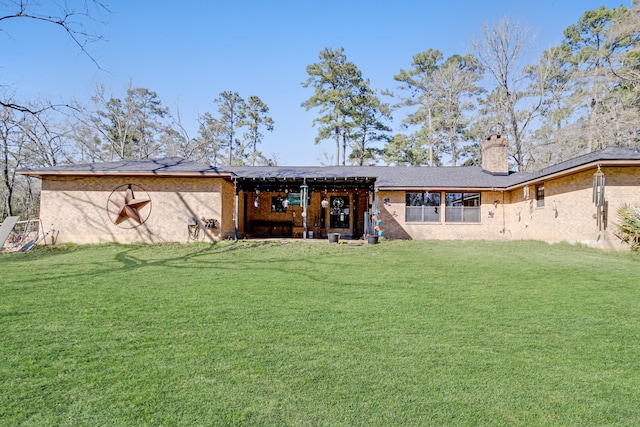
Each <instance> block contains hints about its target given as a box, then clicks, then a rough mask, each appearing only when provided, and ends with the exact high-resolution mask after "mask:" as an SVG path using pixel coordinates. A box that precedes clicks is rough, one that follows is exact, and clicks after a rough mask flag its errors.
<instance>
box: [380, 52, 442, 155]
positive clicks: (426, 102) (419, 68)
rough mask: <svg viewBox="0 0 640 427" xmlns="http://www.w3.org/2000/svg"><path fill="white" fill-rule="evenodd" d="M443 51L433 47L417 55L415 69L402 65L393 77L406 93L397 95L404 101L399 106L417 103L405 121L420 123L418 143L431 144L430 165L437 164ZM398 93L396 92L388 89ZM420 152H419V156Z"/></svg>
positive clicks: (414, 62)
mask: <svg viewBox="0 0 640 427" xmlns="http://www.w3.org/2000/svg"><path fill="white" fill-rule="evenodd" d="M442 59H443V55H442V52H440V51H439V50H437V49H429V50H426V51H424V52H420V53H418V54H416V55H414V56H413V61H412V62H411V66H412V67H413V68H412V69H409V70H404V69H401V70H400V72H399V73H398V74H396V75H395V76H393V78H394V79H395V80H396V81H398V82H400V83H401V85H400V86H399V87H398V89H399V90H400V91H401V93H404V94H405V95H397V97H398V98H399V99H400V102H399V103H398V104H396V105H395V106H394V107H395V108H403V107H410V108H411V107H417V109H416V110H415V111H413V112H411V113H409V114H407V116H406V117H405V119H404V120H403V121H402V122H403V123H404V124H405V125H406V126H418V127H419V128H420V131H419V132H417V133H415V134H414V136H416V137H418V140H417V141H416V142H418V144H417V145H418V147H419V146H421V145H424V146H427V147H429V157H428V161H429V163H428V164H429V165H430V166H433V164H434V160H435V155H434V152H435V150H436V147H435V146H436V145H437V141H436V138H435V136H434V127H433V121H434V115H435V98H436V97H435V94H434V91H435V89H436V88H435V85H434V83H433V79H434V74H435V72H436V70H437V69H438V66H439V64H440V63H441V62H442ZM388 94H389V95H391V96H396V95H395V94H394V93H388ZM419 157H420V156H416V158H419Z"/></svg>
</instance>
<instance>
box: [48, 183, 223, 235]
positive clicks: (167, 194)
mask: <svg viewBox="0 0 640 427" xmlns="http://www.w3.org/2000/svg"><path fill="white" fill-rule="evenodd" d="M128 184H132V185H134V189H135V188H138V187H140V188H142V189H144V190H145V191H146V193H147V194H148V195H149V197H150V198H151V203H150V204H149V205H147V206H145V207H143V208H142V209H141V213H143V214H144V215H145V216H146V215H147V214H148V218H147V219H146V221H145V222H144V223H143V224H142V225H138V226H135V227H134V226H133V225H134V223H133V222H132V221H133V220H130V219H129V220H126V221H125V222H123V223H121V224H120V225H116V224H114V222H113V217H114V211H116V212H117V207H116V206H115V205H113V204H112V203H109V198H110V197H111V196H112V193H113V192H114V190H115V189H116V188H121V189H122V186H126V185H128ZM223 184H224V180H223V179H221V178H166V177H162V178H160V177H65V178H55V179H52V178H47V179H44V180H43V183H42V194H41V206H40V217H41V220H42V221H43V224H46V226H47V227H49V226H52V227H53V228H54V229H55V230H56V237H57V241H58V242H75V243H101V242H120V243H129V242H139V241H143V242H149V243H156V242H187V241H189V240H190V239H189V233H188V231H189V230H188V220H189V218H196V219H197V221H198V223H199V225H200V226H201V227H200V232H199V234H198V240H206V241H212V240H215V239H218V238H220V234H221V230H220V229H219V228H218V229H212V230H207V229H204V228H203V227H202V225H203V224H202V223H201V221H200V218H202V217H204V218H206V219H209V218H211V219H216V220H218V221H219V222H220V223H221V224H224V223H225V222H224V221H223V220H222V207H223V206H222V197H221V193H222V186H223ZM114 196H117V197H120V196H118V195H117V194H116V195H114ZM136 197H139V192H138V193H136Z"/></svg>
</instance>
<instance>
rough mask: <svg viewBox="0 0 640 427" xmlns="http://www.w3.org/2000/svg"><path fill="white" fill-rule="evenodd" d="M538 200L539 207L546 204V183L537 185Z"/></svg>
mask: <svg viewBox="0 0 640 427" xmlns="http://www.w3.org/2000/svg"><path fill="white" fill-rule="evenodd" d="M536 201H537V203H536V204H537V206H538V207H539V208H540V207H542V206H544V185H538V186H536Z"/></svg>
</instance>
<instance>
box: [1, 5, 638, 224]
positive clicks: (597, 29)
mask: <svg viewBox="0 0 640 427" xmlns="http://www.w3.org/2000/svg"><path fill="white" fill-rule="evenodd" d="M69 4H71V5H72V4H73V2H71V3H69V2H67V3H65V4H64V6H59V7H62V9H61V10H58V11H51V10H41V11H39V10H30V9H28V8H29V7H36V6H32V5H33V4H31V3H27V2H9V5H14V6H15V7H16V10H15V11H14V12H13V13H8V14H6V15H5V16H4V17H2V16H0V22H2V21H3V20H5V19H11V18H17V17H20V18H24V17H27V18H32V19H38V20H44V21H46V22H48V23H51V24H54V25H59V26H62V27H63V28H64V29H65V31H66V32H67V34H69V35H70V37H71V38H72V40H73V41H74V42H75V43H76V44H77V45H78V46H79V48H80V49H81V50H82V52H84V53H85V54H86V55H87V56H88V57H89V58H90V59H91V60H92V61H93V58H92V57H91V55H90V54H89V52H88V51H87V49H86V45H87V43H89V42H92V41H95V40H98V39H99V38H100V37H99V36H96V35H95V34H91V33H87V32H86V31H85V27H83V26H77V25H78V21H76V20H73V19H71V18H74V17H86V16H90V12H91V11H89V10H86V9H82V8H80V9H73V6H69ZM36 5H37V6H39V4H36ZM83 5H84V6H83V7H88V6H94V7H95V8H97V9H104V8H105V7H104V5H103V4H102V3H100V2H99V1H97V0H94V1H90V2H83ZM56 12H57V15H56ZM0 30H1V27H0ZM639 38H640V0H635V1H634V2H633V3H632V6H631V7H624V6H621V7H619V8H613V9H606V8H604V7H601V8H599V9H595V10H591V11H586V12H585V13H584V14H583V15H582V16H581V18H580V19H579V21H578V22H577V23H576V24H574V25H571V26H569V27H568V28H567V29H566V30H565V31H564V39H563V41H562V43H561V44H560V45H559V46H554V47H551V48H549V49H547V50H546V51H544V52H543V53H542V54H541V55H540V57H539V58H537V61H536V62H534V63H527V62H526V59H527V58H528V57H529V53H530V49H531V48H532V46H531V40H532V38H531V35H530V33H529V31H528V30H527V29H526V28H525V27H523V26H521V25H520V24H518V23H515V22H512V21H510V20H508V19H503V20H501V21H499V22H496V23H492V24H490V23H485V24H484V25H483V27H482V33H481V35H480V37H478V38H477V39H475V40H472V46H473V52H472V53H468V54H465V55H460V54H453V55H451V56H448V57H446V56H445V55H444V53H443V52H441V51H439V50H438V49H435V48H430V49H427V50H425V51H423V52H419V53H417V54H415V55H414V56H413V58H411V66H410V68H408V69H399V71H398V73H397V74H395V75H394V76H393V78H394V81H395V82H396V83H397V85H396V87H394V88H391V89H384V90H380V89H374V88H372V87H371V84H370V81H369V79H367V78H366V77H365V76H364V75H363V73H362V72H361V70H360V69H359V68H358V66H357V65H356V64H355V63H353V62H351V61H349V60H348V59H347V56H346V54H345V51H344V49H343V48H341V47H340V48H332V47H327V48H325V49H324V50H322V51H321V52H320V53H319V55H318V61H317V62H315V63H313V64H310V65H308V66H307V67H306V71H307V75H308V78H307V79H306V81H304V82H301V84H302V86H303V87H304V88H307V89H309V90H310V91H311V92H312V93H311V95H310V96H309V98H308V99H307V100H305V101H304V102H302V104H301V107H302V108H305V109H306V110H313V111H316V112H317V117H316V118H315V119H314V120H313V123H311V124H312V125H313V126H314V127H316V129H317V135H316V138H315V143H321V142H323V141H329V142H331V143H332V144H334V145H335V152H334V154H332V155H327V157H328V158H329V159H330V161H331V162H332V163H334V164H336V165H340V164H342V165H346V164H358V165H372V164H380V163H383V164H388V165H412V166H442V165H445V164H449V165H452V166H456V165H460V164H465V165H473V164H478V163H479V162H480V142H481V141H482V140H483V139H484V138H485V137H486V136H488V135H489V134H491V133H501V134H503V135H505V136H506V137H507V139H508V140H509V144H510V145H509V156H510V163H511V166H512V167H513V168H514V169H518V170H533V169H538V168H541V167H544V166H548V165H550V164H554V163H557V162H559V161H563V160H566V159H568V158H571V157H573V156H575V155H578V154H581V153H586V152H590V151H594V150H598V149H601V148H604V147H606V146H612V145H617V146H639V145H640V136H639V134H640V43H639V41H640V40H639ZM94 62H95V61H94ZM213 105H214V111H213V112H205V113H204V114H202V115H200V116H199V117H198V118H197V119H196V120H197V132H196V134H195V135H189V132H188V131H187V128H189V127H190V126H186V125H185V123H184V122H183V119H182V116H181V114H180V111H179V109H177V110H176V111H170V109H169V108H167V107H166V106H165V105H164V104H163V103H162V101H161V100H160V98H159V97H158V95H157V93H156V92H154V91H152V90H150V89H148V88H142V87H136V86H134V85H133V83H130V84H129V85H128V87H127V89H126V90H125V93H123V94H122V95H121V96H118V95H114V94H108V93H107V91H106V89H105V88H104V86H98V87H97V88H96V91H95V93H94V94H93V96H92V97H91V103H90V105H80V104H78V103H71V104H69V105H55V104H53V103H51V102H48V101H46V100H39V101H31V102H21V101H20V100H17V99H15V96H14V95H12V94H11V93H9V92H8V91H7V90H6V88H5V90H4V92H2V99H1V100H0V144H1V146H0V147H1V150H2V156H1V157H0V166H1V167H2V183H1V184H0V196H1V197H2V205H1V207H0V218H4V217H5V216H7V215H13V214H23V215H25V216H33V215H35V214H36V210H37V197H38V189H37V188H36V186H35V184H34V183H33V182H31V180H30V179H29V178H26V177H22V176H19V175H16V173H15V171H16V169H20V168H24V167H43V166H55V165H58V164H62V163H92V162H103V161H114V160H126V159H145V158H159V157H172V156H179V157H183V158H187V159H192V160H196V161H200V162H205V163H209V164H212V165H216V166H218V165H277V162H278V160H277V154H271V155H266V154H264V151H263V149H262V144H263V140H264V136H265V133H266V132H270V131H272V130H273V129H274V119H273V118H272V117H271V115H270V110H269V107H268V106H267V104H266V103H265V102H264V101H263V100H262V99H260V98H259V97H258V96H256V95H251V96H249V97H247V98H243V97H242V96H241V95H240V94H238V93H237V92H234V91H230V90H229V91H223V92H221V93H219V94H218V96H217V97H216V98H214V99H213ZM394 118H396V119H399V122H398V124H397V125H396V126H395V129H394V128H392V122H393V119H394Z"/></svg>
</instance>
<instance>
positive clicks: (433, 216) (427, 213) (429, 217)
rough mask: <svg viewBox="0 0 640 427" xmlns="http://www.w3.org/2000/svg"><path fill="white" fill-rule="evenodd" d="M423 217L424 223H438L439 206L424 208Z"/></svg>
mask: <svg viewBox="0 0 640 427" xmlns="http://www.w3.org/2000/svg"><path fill="white" fill-rule="evenodd" d="M423 215H424V221H425V222H440V206H425V207H424V214H423Z"/></svg>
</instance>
